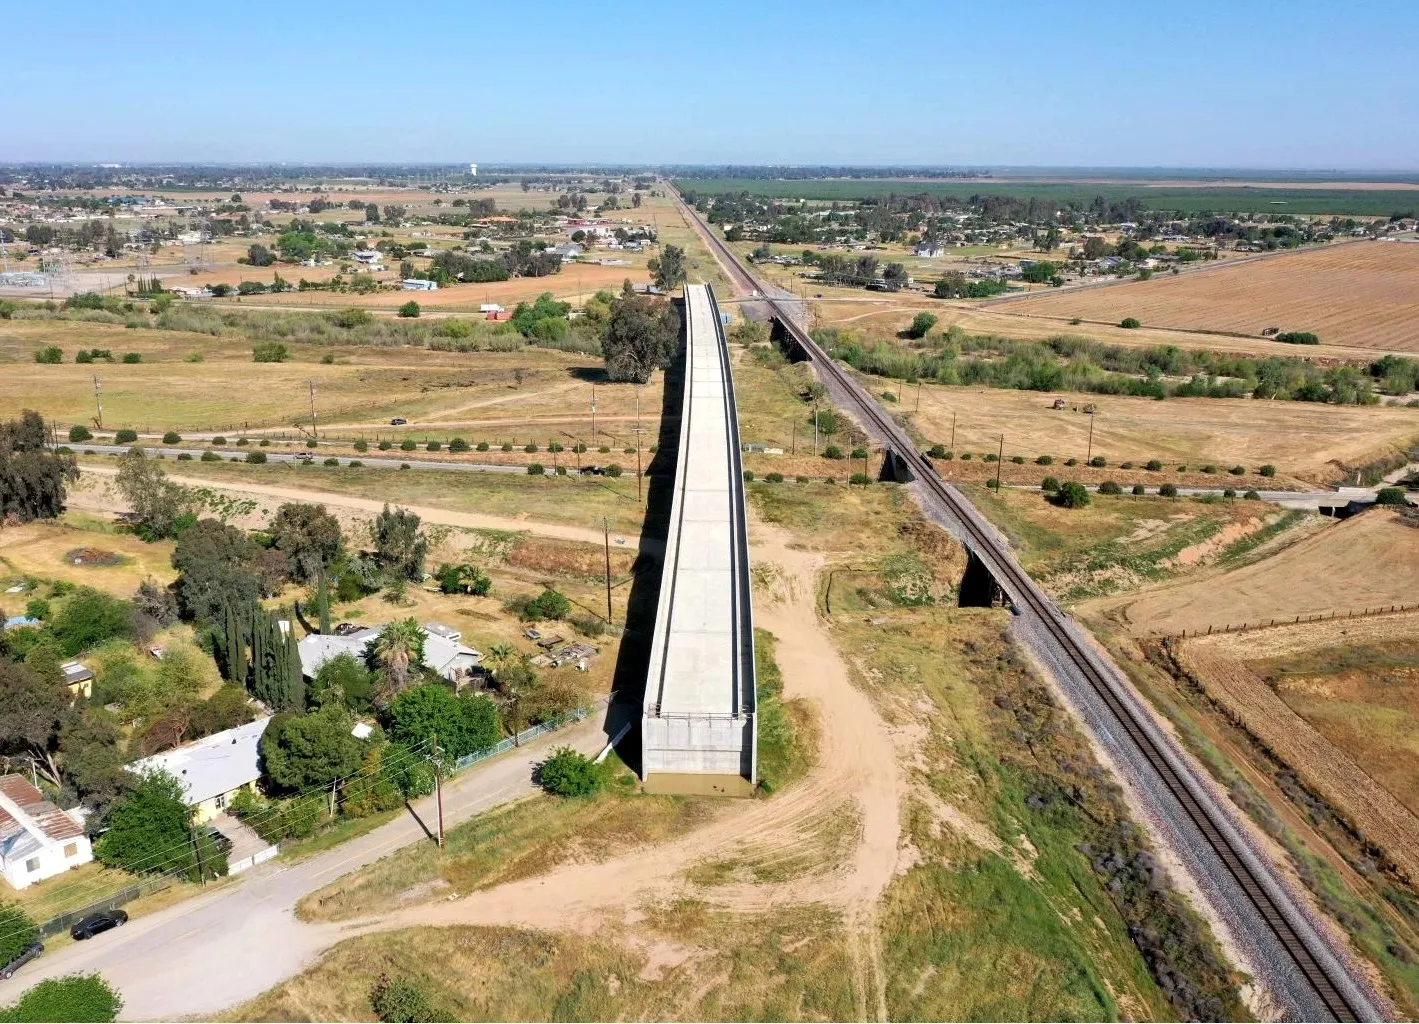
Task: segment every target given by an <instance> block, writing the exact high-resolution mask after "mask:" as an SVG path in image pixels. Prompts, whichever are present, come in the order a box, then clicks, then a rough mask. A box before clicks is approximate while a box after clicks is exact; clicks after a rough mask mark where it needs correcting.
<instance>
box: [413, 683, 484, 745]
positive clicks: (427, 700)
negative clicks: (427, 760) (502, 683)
mask: <svg viewBox="0 0 1419 1024" xmlns="http://www.w3.org/2000/svg"><path fill="white" fill-rule="evenodd" d="M388 718H389V730H390V735H391V736H393V737H394V739H395V740H397V741H398V742H400V743H404V744H406V745H408V746H410V747H415V748H418V747H419V746H420V745H421V744H432V743H433V738H434V734H435V733H437V734H438V743H439V750H440V751H441V752H443V753H445V754H446V755H447V756H449V757H454V758H458V757H462V756H464V755H465V754H472V753H475V752H476V751H479V750H486V749H488V748H489V747H491V746H492V745H493V744H495V743H497V742H498V737H499V735H500V733H501V730H500V728H499V725H498V710H497V708H496V707H494V705H493V702H492V701H491V700H489V699H488V697H487V696H485V695H484V694H473V693H469V694H463V695H462V696H457V697H455V696H454V694H453V691H452V690H450V689H449V688H448V687H446V686H443V685H441V684H439V683H426V684H424V685H423V686H412V687H410V688H409V689H407V690H405V691H404V692H403V693H401V694H399V696H397V697H395V698H394V700H393V701H392V702H391V703H390V705H389V711H388Z"/></svg>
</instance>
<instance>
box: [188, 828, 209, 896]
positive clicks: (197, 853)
mask: <svg viewBox="0 0 1419 1024" xmlns="http://www.w3.org/2000/svg"><path fill="white" fill-rule="evenodd" d="M187 834H188V836H189V837H190V838H191V839H192V855H193V856H194V857H196V858H197V881H198V882H200V883H201V884H202V885H206V884H207V872H206V871H203V870H202V844H201V843H199V842H198V841H197V829H196V828H195V827H194V826H192V825H188V826H187Z"/></svg>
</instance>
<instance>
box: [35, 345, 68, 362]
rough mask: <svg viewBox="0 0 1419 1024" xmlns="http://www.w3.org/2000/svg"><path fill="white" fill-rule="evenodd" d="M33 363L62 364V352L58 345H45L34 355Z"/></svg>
mask: <svg viewBox="0 0 1419 1024" xmlns="http://www.w3.org/2000/svg"><path fill="white" fill-rule="evenodd" d="M34 361H35V362H37V363H48V364H51V365H53V364H55V363H62V362H64V350H63V349H62V348H60V347H59V346H58V345H46V346H44V348H42V349H40V350H39V351H37V352H36V353H35V354H34Z"/></svg>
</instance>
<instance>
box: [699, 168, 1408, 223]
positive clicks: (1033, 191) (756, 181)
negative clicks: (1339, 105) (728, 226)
mask: <svg viewBox="0 0 1419 1024" xmlns="http://www.w3.org/2000/svg"><path fill="white" fill-rule="evenodd" d="M674 185H675V187H676V188H679V189H683V190H686V191H691V192H699V193H704V194H720V195H724V194H728V195H738V194H740V193H741V192H748V193H749V194H750V195H756V196H768V197H771V198H775V199H811V200H821V201H824V202H831V201H839V202H841V201H848V200H854V199H870V198H876V197H881V196H888V195H937V196H951V197H955V198H958V199H961V200H965V199H968V198H970V197H971V196H973V195H981V196H1010V197H1014V198H1018V199H1043V200H1050V201H1053V202H1056V203H1078V204H1080V205H1081V206H1086V205H1088V204H1089V202H1091V201H1092V200H1093V198H1094V197H1095V196H1100V195H1101V196H1103V197H1104V198H1105V200H1107V201H1109V202H1119V201H1122V200H1125V199H1132V198H1137V199H1141V200H1142V201H1143V204H1144V208H1145V209H1149V210H1164V211H1169V212H1171V211H1178V212H1182V213H1188V214H1193V213H1204V212H1212V213H1247V212H1253V211H1260V212H1277V211H1282V212H1285V213H1291V214H1313V215H1315V214H1323V215H1330V214H1334V215H1338V216H1345V215H1355V216H1371V217H1388V216H1389V215H1390V214H1391V213H1395V212H1397V211H1408V210H1414V209H1416V208H1419V189H1415V188H1413V187H1408V188H1406V187H1403V186H1400V187H1389V188H1382V187H1369V186H1368V185H1367V186H1366V187H1354V186H1351V187H1332V186H1329V185H1327V186H1324V187H1322V186H1319V185H1312V186H1304V185H1296V184H1291V183H1279V182H1278V183H1272V185H1271V186H1270V187H1262V186H1259V185H1257V186H1253V185H1246V186H1229V185H1218V184H1215V183H1198V184H1194V185H1182V184H1180V183H1157V184H1152V183H1144V182H1136V183H1128V184H1123V183H1118V182H1113V183H1104V182H1097V183H1096V182H1063V181H1038V182H1034V181H1001V180H998V179H975V178H973V179H961V180H957V179H950V178H947V179H939V178H933V179H893V178H855V179H822V180H816V181H812V180H788V181H784V180H776V179H768V178H684V179H677V180H676V181H675V182H674Z"/></svg>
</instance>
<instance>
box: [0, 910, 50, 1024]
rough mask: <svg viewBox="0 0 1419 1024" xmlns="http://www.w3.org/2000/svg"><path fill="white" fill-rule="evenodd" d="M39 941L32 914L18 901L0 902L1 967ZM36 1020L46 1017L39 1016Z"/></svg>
mask: <svg viewBox="0 0 1419 1024" xmlns="http://www.w3.org/2000/svg"><path fill="white" fill-rule="evenodd" d="M38 941H39V929H38V928H36V927H35V923H34V921H32V920H30V915H29V914H26V913H25V911H24V908H22V907H20V906H19V905H18V904H16V903H0V967H3V966H4V965H5V964H8V963H9V962H10V961H11V960H14V959H15V958H16V957H17V956H19V955H20V954H21V953H23V952H24V951H25V950H26V949H28V948H29V946H30V944H31V943H33V942H38ZM35 1019H36V1020H44V1019H46V1018H43V1017H37V1018H35Z"/></svg>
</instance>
